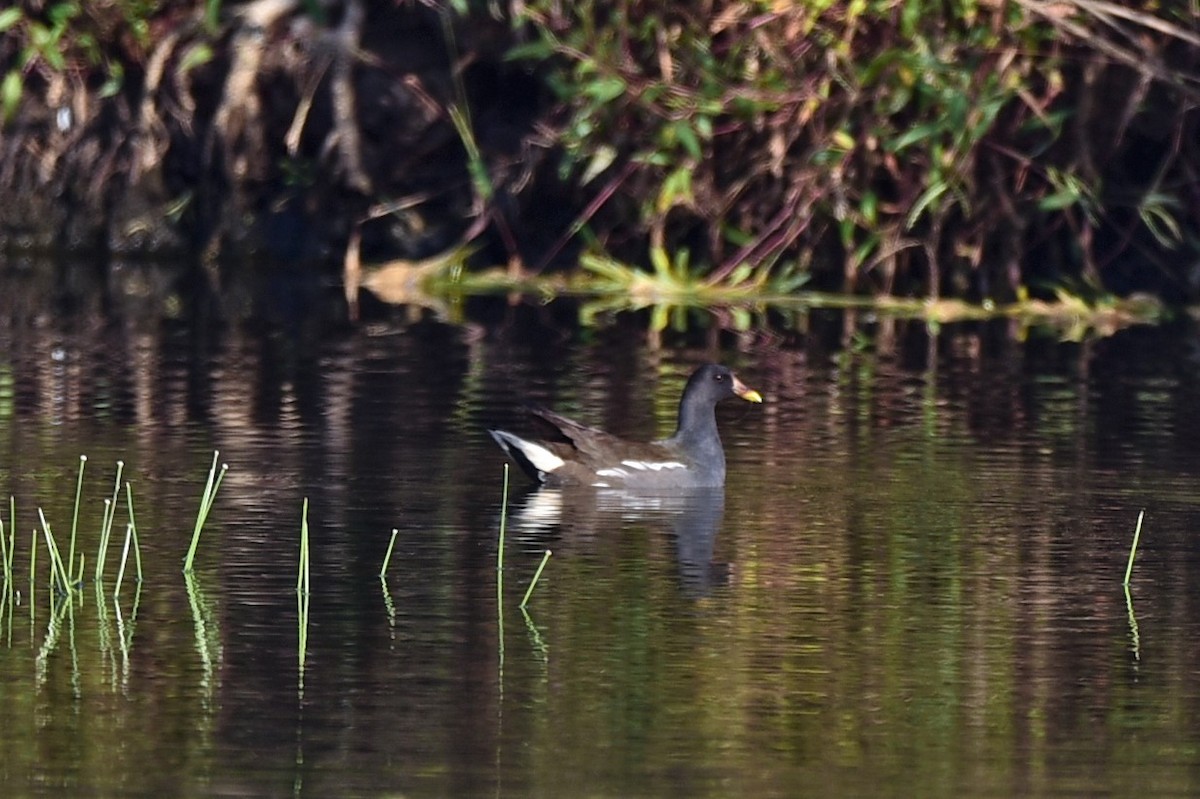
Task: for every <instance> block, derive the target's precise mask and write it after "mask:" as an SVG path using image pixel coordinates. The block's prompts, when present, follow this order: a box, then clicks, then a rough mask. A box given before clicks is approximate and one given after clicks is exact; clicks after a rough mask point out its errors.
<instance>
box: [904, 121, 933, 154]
mask: <svg viewBox="0 0 1200 799" xmlns="http://www.w3.org/2000/svg"><path fill="white" fill-rule="evenodd" d="M944 131H945V125H944V124H943V123H942V121H941V120H938V121H937V122H926V123H925V124H924V125H917V126H916V127H915V128H909V129H908V131H907V132H905V133H902V134H901V135H900V137H899V138H898V139H896V140H895V141H894V142H892V143H891V150H892V152H894V153H898V152H900V151H901V150H903V149H904V148H905V147H910V146H912V145H914V144H916V143H917V142H920V141H924V140H925V139H929V138H933V137H934V136H938V135H940V134H941V133H943V132H944Z"/></svg>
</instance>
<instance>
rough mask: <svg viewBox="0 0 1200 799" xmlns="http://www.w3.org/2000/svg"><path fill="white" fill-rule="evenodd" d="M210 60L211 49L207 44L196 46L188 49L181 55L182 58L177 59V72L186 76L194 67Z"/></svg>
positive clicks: (211, 55) (211, 56)
mask: <svg viewBox="0 0 1200 799" xmlns="http://www.w3.org/2000/svg"><path fill="white" fill-rule="evenodd" d="M212 58H213V51H212V48H211V47H209V46H208V45H207V44H198V45H196V46H194V47H189V48H188V50H187V52H186V53H184V54H183V58H181V59H179V71H180V73H182V74H184V75H186V74H187V73H188V72H190V71H191V70H193V69H195V68H196V67H198V66H201V65H203V64H207V63H208V62H209V61H212Z"/></svg>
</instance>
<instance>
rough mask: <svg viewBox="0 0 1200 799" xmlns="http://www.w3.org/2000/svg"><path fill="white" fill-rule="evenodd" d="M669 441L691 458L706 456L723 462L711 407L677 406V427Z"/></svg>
mask: <svg viewBox="0 0 1200 799" xmlns="http://www.w3.org/2000/svg"><path fill="white" fill-rule="evenodd" d="M671 441H673V442H674V443H675V445H676V446H678V447H679V448H680V449H682V450H683V451H684V452H687V453H688V454H689V455H692V456H693V457H701V456H707V457H709V458H713V459H716V458H719V459H720V460H722V461H723V460H724V451H723V450H722V449H721V438H720V436H719V435H718V434H717V415H716V413H715V412H714V409H713V406H712V405H706V406H704V407H701V408H690V407H688V406H687V405H684V404H683V403H682V402H681V403H680V405H679V427H678V428H677V429H676V430H675V435H673V436H671Z"/></svg>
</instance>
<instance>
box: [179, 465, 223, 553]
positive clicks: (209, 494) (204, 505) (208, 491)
mask: <svg viewBox="0 0 1200 799" xmlns="http://www.w3.org/2000/svg"><path fill="white" fill-rule="evenodd" d="M220 455H221V452H220V450H213V460H212V467H211V468H210V469H209V470H208V482H207V483H205V485H204V494H203V495H201V497H200V508H199V510H197V511H196V527H195V529H194V530H193V531H192V543H191V546H189V547H188V552H187V559H186V560H184V562H183V570H184V572H190V571H191V570H192V562H193V561H195V559H196V547H197V546H198V545H199V543H200V531H201V530H202V529H204V522H205V520H207V519H208V512H209V511H210V510H212V504H213V500H215V499H216V497H217V489H219V488H220V487H221V480H222V479H224V477H225V471H226V470H227V469H228V468H229V465H228V464H225V463H223V464H221V471H220V472H218V471H217V458H218V457H220Z"/></svg>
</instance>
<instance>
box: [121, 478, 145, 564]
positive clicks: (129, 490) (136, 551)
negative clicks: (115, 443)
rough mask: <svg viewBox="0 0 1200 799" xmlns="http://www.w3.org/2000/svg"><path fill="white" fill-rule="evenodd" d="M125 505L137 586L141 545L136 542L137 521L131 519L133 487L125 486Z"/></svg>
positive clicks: (140, 561) (140, 562)
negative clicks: (127, 510)
mask: <svg viewBox="0 0 1200 799" xmlns="http://www.w3.org/2000/svg"><path fill="white" fill-rule="evenodd" d="M125 505H126V506H127V507H128V508H129V527H130V529H132V530H133V561H134V564H135V565H136V566H137V579H138V585H141V583H142V544H141V542H140V541H139V540H138V531H137V520H136V519H134V518H133V486H131V485H129V483H126V484H125Z"/></svg>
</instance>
